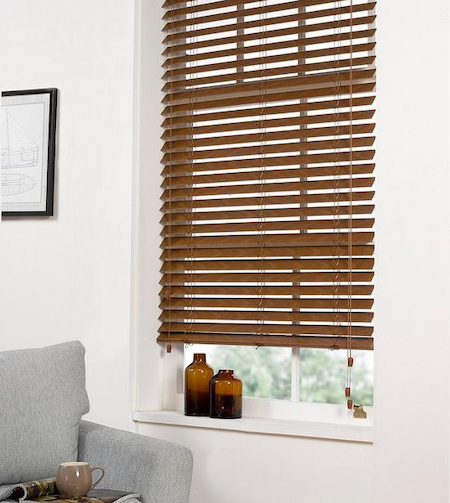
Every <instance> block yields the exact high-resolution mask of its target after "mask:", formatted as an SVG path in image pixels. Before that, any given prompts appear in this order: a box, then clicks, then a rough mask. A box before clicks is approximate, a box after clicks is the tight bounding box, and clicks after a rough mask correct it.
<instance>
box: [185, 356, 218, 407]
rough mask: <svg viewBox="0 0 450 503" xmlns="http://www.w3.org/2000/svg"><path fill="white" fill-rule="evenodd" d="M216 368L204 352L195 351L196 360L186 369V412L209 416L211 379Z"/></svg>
mask: <svg viewBox="0 0 450 503" xmlns="http://www.w3.org/2000/svg"><path fill="white" fill-rule="evenodd" d="M213 375H214V370H213V369H212V368H211V367H210V366H209V365H208V364H207V363H206V355H205V354H204V353H195V354H194V361H193V362H192V363H191V364H190V365H188V366H187V367H186V370H185V371H184V377H185V379H184V414H185V415H186V416H209V381H210V380H211V378H212V376H213Z"/></svg>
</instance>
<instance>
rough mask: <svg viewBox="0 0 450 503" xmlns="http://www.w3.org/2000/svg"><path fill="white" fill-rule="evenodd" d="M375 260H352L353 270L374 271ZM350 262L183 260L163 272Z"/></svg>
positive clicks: (328, 265)
mask: <svg viewBox="0 0 450 503" xmlns="http://www.w3.org/2000/svg"><path fill="white" fill-rule="evenodd" d="M373 263H374V260H373V259H367V258H355V259H353V260H352V268H353V269H355V270H358V269H373ZM348 268H349V260H348V259H347V258H338V259H335V258H334V259H328V258H326V259H310V260H307V259H306V260H305V259H303V260H299V259H291V260H262V261H261V260H194V261H188V260H182V261H179V262H177V261H171V262H165V263H164V265H163V267H162V271H164V272H167V271H172V272H177V271H187V270H193V271H203V270H206V271H212V270H217V271H231V270H244V269H247V270H259V269H261V270H263V271H268V270H271V269H277V270H291V271H292V270H297V269H306V270H308V269H315V270H317V269H344V270H346V269H348Z"/></svg>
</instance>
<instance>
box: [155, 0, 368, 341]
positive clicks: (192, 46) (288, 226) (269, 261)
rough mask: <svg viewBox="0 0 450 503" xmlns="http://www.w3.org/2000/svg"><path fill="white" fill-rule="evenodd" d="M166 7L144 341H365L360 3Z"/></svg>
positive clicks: (364, 76) (364, 77) (233, 0)
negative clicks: (156, 255)
mask: <svg viewBox="0 0 450 503" xmlns="http://www.w3.org/2000/svg"><path fill="white" fill-rule="evenodd" d="M165 9H166V13H165V16H164V19H165V23H166V24H165V27H164V31H165V44H166V48H165V51H164V55H165V58H166V59H165V63H164V72H165V74H164V78H165V85H164V92H165V97H164V104H165V108H164V122H163V127H164V133H163V139H164V147H163V164H164V169H163V188H164V193H163V196H162V197H163V206H162V212H163V218H162V223H163V241H162V249H163V252H162V260H163V266H162V273H163V274H162V280H161V282H162V291H161V299H162V300H161V308H162V315H161V321H162V323H161V327H160V334H159V337H158V340H159V341H160V342H167V343H176V342H190V343H212V344H236V345H252V346H264V345H269V346H291V347H294V346H298V347H311V348H336V349H337V348H345V349H347V350H348V348H349V345H350V347H351V348H353V349H372V348H373V339H372V332H373V328H372V326H371V322H372V318H373V312H372V307H373V299H372V293H373V285H372V280H373V265H374V260H373V252H374V246H373V238H374V234H373V231H372V227H373V224H374V220H373V217H372V214H373V211H374V204H373V198H374V191H373V188H372V186H373V183H374V177H373V172H374V163H373V158H374V150H373V143H374V127H375V125H374V122H373V115H374V98H375V95H374V91H375V66H374V65H375V54H374V50H375V40H374V37H375V25H374V23H375V15H374V9H375V3H374V2H363V1H358V0H355V1H352V0H342V1H329V0H296V1H282V0H262V1H255V0H245V1H244V0H217V1H206V0H197V1H194V0H191V1H188V2H178V1H176V0H167V1H166V2H165Z"/></svg>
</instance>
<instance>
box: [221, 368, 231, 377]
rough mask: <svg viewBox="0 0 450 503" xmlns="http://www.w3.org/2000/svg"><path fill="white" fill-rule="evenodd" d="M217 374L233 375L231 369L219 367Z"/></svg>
mask: <svg viewBox="0 0 450 503" xmlns="http://www.w3.org/2000/svg"><path fill="white" fill-rule="evenodd" d="M219 374H221V375H230V376H232V375H233V370H229V369H221V370H219Z"/></svg>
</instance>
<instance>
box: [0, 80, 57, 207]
mask: <svg viewBox="0 0 450 503" xmlns="http://www.w3.org/2000/svg"><path fill="white" fill-rule="evenodd" d="M57 94H58V91H57V89H33V90H28V91H9V92H3V93H2V106H1V108H0V110H1V115H0V133H1V136H0V153H1V156H0V157H1V169H0V172H1V181H2V184H1V190H2V191H1V196H2V197H1V202H2V215H3V216H52V215H53V197H54V177H55V139H56V106H57Z"/></svg>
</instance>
